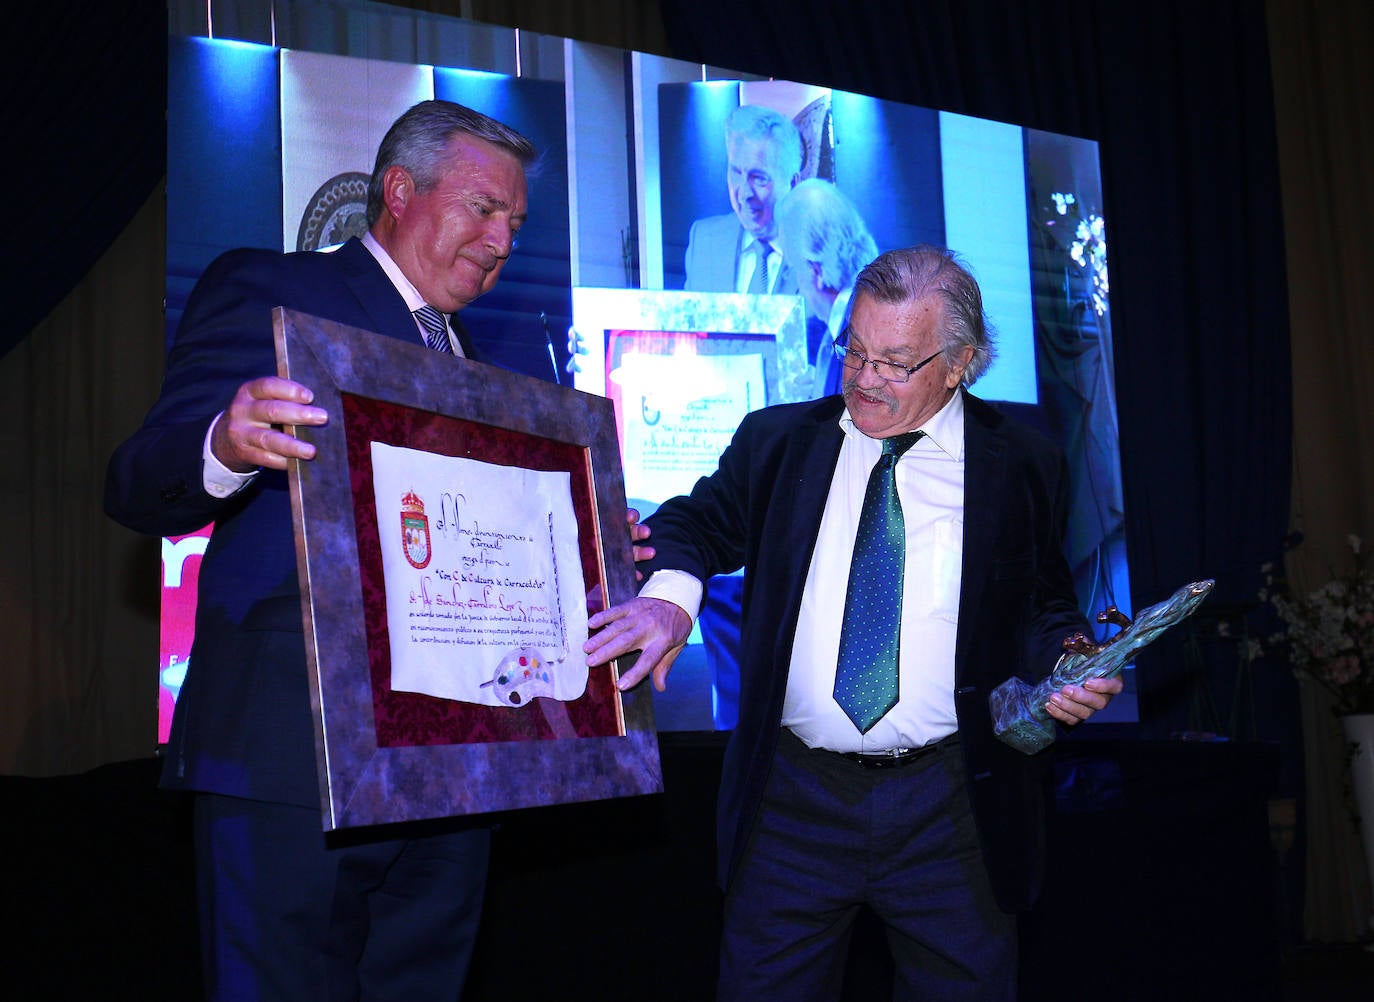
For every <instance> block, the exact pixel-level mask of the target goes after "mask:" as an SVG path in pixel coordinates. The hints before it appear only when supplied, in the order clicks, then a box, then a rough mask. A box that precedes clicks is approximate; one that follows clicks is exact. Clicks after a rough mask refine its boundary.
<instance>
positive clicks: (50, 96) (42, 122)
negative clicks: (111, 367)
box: [0, 0, 167, 355]
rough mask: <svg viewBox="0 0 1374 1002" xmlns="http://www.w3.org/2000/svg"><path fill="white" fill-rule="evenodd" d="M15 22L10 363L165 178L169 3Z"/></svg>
mask: <svg viewBox="0 0 1374 1002" xmlns="http://www.w3.org/2000/svg"><path fill="white" fill-rule="evenodd" d="M10 16H11V17H14V16H15V15H14V14H11V15H10ZM17 17H18V24H17V31H16V32H15V33H14V34H13V35H11V36H10V37H11V38H12V39H14V40H15V43H16V44H15V45H14V46H13V48H14V52H13V53H12V54H11V56H10V57H9V58H7V59H6V60H5V68H4V70H3V71H0V72H3V74H4V87H3V90H0V93H3V94H4V95H5V116H4V121H5V129H6V132H7V133H8V136H9V148H10V154H9V159H10V162H11V164H12V165H13V166H12V167H11V170H12V171H13V174H12V179H11V182H10V186H11V198H10V203H11V209H10V211H11V213H12V216H11V219H10V227H11V228H10V232H11V234H12V238H11V242H10V247H11V248H12V250H11V251H10V253H12V254H14V255H15V265H16V266H14V267H9V268H6V269H5V274H6V275H7V276H10V281H12V282H14V285H13V287H12V289H11V292H10V295H8V296H6V297H5V308H6V311H7V317H6V319H5V321H4V324H3V325H0V355H3V354H4V353H6V352H7V351H9V350H10V349H11V348H12V347H14V345H15V344H16V343H18V342H19V340H20V339H21V338H23V337H24V336H25V335H27V334H28V333H29V331H31V330H32V329H33V328H34V327H35V326H36V325H37V324H38V323H39V322H40V321H42V320H43V318H44V317H46V316H47V315H48V314H49V313H50V312H51V311H52V309H53V308H54V307H55V306H56V305H57V304H58V303H59V302H60V301H61V300H62V298H63V297H64V296H65V295H66V294H67V293H68V291H70V290H71V288H72V286H74V285H76V283H77V282H79V281H80V280H81V279H82V277H83V276H85V274H86V272H87V271H88V270H89V269H90V267H91V265H93V264H94V263H95V261H96V259H97V258H99V257H100V255H101V254H103V253H104V251H105V250H106V248H108V247H109V246H110V244H111V243H113V242H114V239H115V237H116V236H118V235H119V233H120V232H121V231H122V230H123V229H124V228H125V227H126V226H127V225H128V224H129V221H130V220H131V219H132V218H133V216H134V213H135V212H136V211H137V210H138V208H139V207H140V206H142V205H143V203H144V202H145V201H147V199H148V196H149V195H151V194H152V193H153V189H154V188H155V187H156V186H157V184H158V181H159V180H160V179H161V177H162V175H163V174H164V173H166V170H167V140H166V135H167V129H166V121H167V9H166V6H165V4H163V3H162V2H160V0H131V2H128V3H102V2H100V0H58V2H56V3H38V4H24V5H22V7H21V8H20V9H19V10H18V12H17Z"/></svg>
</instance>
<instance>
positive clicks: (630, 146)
mask: <svg viewBox="0 0 1374 1002" xmlns="http://www.w3.org/2000/svg"><path fill="white" fill-rule="evenodd" d="M455 24H456V25H457V28H456V29H455V30H456V31H457V32H458V34H459V35H461V34H462V33H463V32H465V31H469V30H470V31H471V32H472V33H473V35H474V39H475V41H474V44H472V45H470V46H459V47H458V49H460V50H462V51H466V52H468V53H476V52H486V53H488V54H489V55H487V56H483V57H481V58H477V57H470V58H465V60H464V61H465V62H466V63H467V65H451V66H432V65H412V64H401V63H392V62H385V61H380V60H363V59H356V58H350V57H342V56H335V55H330V54H324V53H310V52H299V51H293V50H286V49H282V48H273V47H267V46H260V45H249V44H244V43H237V42H220V41H212V40H209V39H205V38H199V37H196V38H189V37H175V36H174V37H172V38H171V39H170V40H169V88H168V90H169V95H170V96H169V107H168V164H169V171H168V242H167V245H168V250H167V255H168V259H167V313H166V316H167V336H168V338H169V340H170V338H171V337H172V336H173V334H174V332H175V329H176V324H177V322H178V320H179V318H180V315H181V310H182V307H183V306H184V303H185V300H186V296H187V295H188V294H189V292H190V289H191V288H192V286H193V285H194V283H195V281H196V279H197V278H198V276H199V275H200V273H201V272H202V271H203V270H204V268H205V266H206V265H207V264H208V263H209V262H210V261H211V260H212V259H213V258H214V257H215V256H216V255H217V254H219V253H221V252H222V251H224V250H227V249H229V248H232V247H238V246H254V247H268V248H276V249H281V250H288V251H295V250H301V251H311V252H322V251H327V250H328V249H329V248H330V247H332V246H335V245H337V244H338V243H340V242H342V241H343V240H344V239H346V238H347V237H348V236H350V235H353V234H358V233H361V232H362V229H363V227H364V225H365V223H364V213H365V191H366V184H367V177H368V175H369V174H370V172H371V169H372V162H371V160H372V157H373V155H374V153H375V150H376V147H377V145H378V143H379V141H380V139H381V136H382V133H383V132H384V130H385V128H386V126H387V125H388V124H389V123H390V122H391V121H392V120H393V119H394V118H395V117H396V116H397V115H398V114H399V113H400V112H401V111H403V110H404V109H405V108H406V107H408V106H410V105H411V104H413V103H414V102H415V101H418V100H422V99H425V98H429V97H438V98H444V99H449V100H454V101H458V102H460V103H463V104H467V105H469V106H471V107H474V108H476V109H478V110H480V111H483V112H485V113H487V114H490V115H492V116H494V117H496V118H498V119H501V120H502V121H505V122H507V123H509V124H510V125H512V126H514V127H515V128H517V129H519V130H520V131H522V132H524V133H525V134H526V135H528V136H529V137H530V138H531V139H532V140H533V141H534V142H535V144H536V146H538V148H539V149H540V150H541V151H542V155H541V158H540V162H539V165H538V167H537V169H536V170H535V171H533V172H532V173H531V179H530V194H529V206H530V215H529V220H528V222H527V224H526V226H525V227H524V228H523V229H522V230H521V234H520V244H519V247H518V249H517V251H516V252H515V254H514V255H513V257H512V259H511V260H510V262H509V263H508V265H507V266H506V268H505V270H504V271H503V273H502V278H501V282H500V283H499V284H498V286H497V287H496V289H495V290H494V291H493V292H491V293H490V294H488V295H487V296H485V297H483V298H482V299H481V300H479V301H478V302H476V303H475V304H473V305H472V306H471V307H469V308H467V309H466V310H464V312H463V320H464V323H465V324H466V325H467V326H468V328H469V330H470V331H471V332H472V334H473V336H474V339H475V340H476V342H477V344H478V346H479V349H480V350H481V352H482V353H483V356H484V358H486V359H487V360H489V361H491V362H493V363H495V364H498V365H501V366H503V367H505V368H508V369H511V370H513V371H518V372H522V373H525V374H527V375H530V376H533V377H535V378H539V379H544V380H549V381H558V382H564V383H574V384H575V385H576V386H577V387H578V388H579V389H585V390H588V391H591V392H596V393H601V394H606V395H608V396H611V397H612V399H613V400H615V402H616V406H617V421H618V425H619V428H620V431H621V443H620V444H621V451H622V461H623V463H624V467H625V479H626V484H627V487H630V486H634V487H635V491H634V492H631V494H632V498H633V499H634V501H635V502H636V503H638V504H639V506H640V507H641V508H642V509H643V510H644V511H645V512H646V513H647V512H648V511H651V510H652V509H653V508H654V507H655V506H656V505H657V504H658V503H660V502H661V501H663V500H664V499H665V498H666V497H667V496H669V495H670V494H671V493H674V492H677V491H679V490H683V489H686V488H687V487H689V486H690V484H691V482H692V481H693V479H694V478H695V477H696V476H697V475H699V474H700V473H705V472H709V470H710V469H711V468H713V466H714V458H715V456H717V455H718V454H719V451H720V449H721V448H722V447H723V445H724V443H725V442H726V441H728V436H729V433H730V432H731V430H732V429H733V426H734V424H735V423H737V421H738V418H739V417H740V416H742V414H743V413H744V412H746V411H748V410H752V409H754V408H756V407H761V406H765V405H767V404H770V403H775V402H780V401H784V400H792V399H802V398H805V397H807V396H809V395H810V393H811V380H810V366H811V365H812V364H813V362H814V360H815V358H814V346H812V345H809V344H808V342H807V328H808V320H813V321H814V319H815V318H810V317H808V315H807V306H806V303H805V302H804V300H802V298H801V297H800V296H797V295H773V296H759V297H749V296H742V295H739V294H735V293H732V292H720V293H686V292H682V291H681V289H682V286H683V279H684V253H685V250H686V245H687V239H688V232H689V230H690V228H691V226H692V223H693V222H694V221H695V220H697V219H702V218H705V217H710V216H724V215H726V214H728V213H730V212H731V208H730V203H729V199H728V196H727V188H726V151H725V137H724V121H725V117H726V116H727V115H728V114H729V112H730V110H731V109H733V108H734V107H736V106H738V105H740V104H759V105H766V106H768V107H772V108H774V109H775V110H778V111H780V112H782V113H783V114H786V115H787V116H788V117H790V118H792V119H793V120H794V121H795V122H796V124H797V125H798V128H799V130H800V131H801V133H802V135H803V137H804V139H805V145H806V161H805V164H804V170H803V174H804V175H805V176H808V177H820V178H822V179H824V180H825V181H827V182H831V183H833V184H834V185H835V187H836V188H838V189H839V190H840V191H841V192H842V193H843V194H844V195H845V196H846V197H847V198H848V199H849V200H850V201H851V202H852V203H853V204H854V206H855V208H856V209H857V211H858V212H859V214H860V215H861V216H862V217H863V219H864V221H865V224H866V225H867V227H868V229H869V230H870V232H871V233H872V235H873V238H874V241H875V243H876V246H877V250H878V251H880V252H881V251H883V250H888V249H890V248H894V247H899V246H905V245H908V244H911V243H915V242H920V241H926V242H932V243H939V244H944V245H947V246H950V247H952V248H954V249H955V250H957V251H959V252H960V253H961V254H962V255H963V256H964V257H965V259H966V260H967V261H968V263H969V264H970V266H971V268H972V270H973V272H974V273H975V275H976V276H977V277H978V279H979V281H980V283H981V284H982V286H983V289H984V293H985V297H986V301H987V302H986V305H987V308H988V311H989V314H990V316H991V319H992V320H993V322H994V324H995V325H996V328H997V331H998V334H999V341H998V345H999V356H998V360H997V361H996V363H995V364H994V366H993V367H992V369H991V371H990V372H989V373H988V374H987V375H986V376H985V377H984V378H983V379H982V380H981V381H980V382H979V383H978V384H977V386H976V387H975V392H977V393H978V394H979V395H980V396H983V397H984V398H985V399H988V400H990V401H992V402H993V403H994V404H996V405H997V406H998V407H1000V408H1002V409H1004V410H1006V411H1007V412H1009V413H1011V414H1012V415H1013V416H1015V417H1017V418H1019V419H1021V420H1024V421H1027V422H1028V423H1031V424H1033V425H1036V426H1038V427H1040V428H1041V429H1042V430H1044V431H1045V432H1046V433H1047V434H1049V435H1050V436H1051V437H1053V438H1054V439H1056V440H1057V441H1059V442H1060V443H1061V444H1062V445H1063V446H1064V448H1065V450H1066V452H1067V454H1068V456H1069V460H1070V463H1071V467H1072V475H1073V490H1074V504H1073V510H1072V513H1071V526H1070V536H1069V539H1068V540H1067V548H1068V552H1069V555H1070V559H1071V562H1072V565H1073V568H1074V574H1075V581H1076V585H1077V588H1078V592H1079V597H1080V600H1081V602H1082V605H1083V607H1084V610H1085V612H1087V613H1088V614H1089V615H1090V616H1091V615H1093V614H1095V613H1096V612H1097V611H1099V610H1100V609H1101V608H1102V607H1103V606H1104V605H1106V604H1108V603H1111V604H1115V605H1117V606H1118V607H1119V608H1121V609H1122V610H1123V611H1127V612H1129V611H1130V609H1131V600H1130V595H1129V591H1128V585H1127V581H1128V577H1127V565H1126V552H1125V543H1124V522H1123V517H1124V516H1123V510H1122V502H1121V471H1120V462H1119V457H1118V451H1117V418H1116V407H1115V399H1114V377H1113V371H1112V343H1111V312H1110V287H1109V283H1108V272H1107V230H1106V225H1107V224H1106V222H1105V220H1107V219H1109V216H1110V214H1109V212H1108V208H1107V207H1106V206H1105V205H1104V204H1103V199H1102V192H1101V180H1100V174H1099V168H1098V151H1097V146H1096V144H1095V143H1093V142H1090V141H1086V140H1082V139H1076V138H1072V137H1068V136H1062V135H1056V134H1050V133H1045V132H1037V131H1034V130H1029V129H1024V128H1021V127H1019V126H1017V125H1014V124H1009V123H1003V122H992V121H986V120H982V119H975V118H969V117H967V116H963V115H955V114H950V113H946V112H941V111H939V110H935V109H924V108H916V107H912V106H909V105H902V104H894V103H892V102H888V101H880V100H877V99H874V98H871V97H866V96H863V95H858V94H849V93H845V92H842V91H838V90H830V89H827V88H819V87H815V86H812V85H809V84H805V83H801V82H784V81H765V80H758V79H754V78H749V77H747V76H746V75H743V74H740V75H735V76H733V77H729V78H724V79H722V74H721V73H720V72H719V71H713V72H712V74H711V75H712V76H713V77H714V78H713V79H704V77H705V76H706V73H705V70H704V68H703V67H702V66H700V65H698V64H690V63H683V62H679V61H674V60H668V59H664V58H661V57H657V56H649V55H645V54H642V53H632V52H625V51H622V50H616V49H610V48H607V47H604V46H593V45H586V44H583V43H578V42H573V41H570V40H566V39H559V38H552V37H549V36H531V35H530V34H529V33H522V34H521V35H519V36H517V35H516V33H515V32H513V31H512V32H507V31H505V30H504V29H493V28H491V27H489V26H483V25H469V24H468V23H467V22H461V21H458V22H455ZM505 36H509V40H510V48H509V49H508V50H505V49H503V48H502V47H501V46H500V45H493V44H488V43H489V42H490V40H491V39H492V38H493V37H505ZM476 40H480V41H482V42H483V44H476ZM491 53H495V54H494V55H493V54H491ZM522 56H523V58H522ZM726 76H727V77H728V76H729V75H726ZM811 326H814V323H813V324H812V325H811ZM570 344H571V345H573V346H575V347H578V348H580V349H581V353H579V354H576V355H570V352H569V346H570ZM209 531H211V530H210V529H209V528H207V529H206V530H203V531H202V532H201V533H199V534H197V535H195V536H191V537H184V538H179V539H175V540H167V541H166V542H165V544H164V548H163V556H164V561H163V586H164V593H163V594H164V627H163V644H162V651H161V664H160V666H159V669H160V670H159V675H160V724H159V739H160V740H165V737H166V728H167V723H168V720H169V718H170V709H171V707H172V705H173V702H174V700H175V696H176V691H177V688H178V687H179V685H180V680H181V678H182V677H183V676H184V674H185V670H186V665H187V661H188V658H189V655H190V643H191V639H192V627H191V625H190V623H191V616H192V614H193V610H194V584H195V573H196V570H197V568H198V564H199V554H200V553H201V552H203V548H204V539H205V537H206V536H207V535H208V532H209ZM728 588H729V583H728V582H719V581H718V582H713V587H712V591H713V593H717V594H721V595H724V594H728ZM717 619H718V620H719V619H720V617H719V615H717ZM734 625H735V624H733V623H731V622H730V621H729V611H728V603H727V608H726V613H725V616H724V619H723V620H721V621H719V622H717V623H716V628H717V630H718V631H723V634H724V636H725V640H724V641H723V642H717V643H715V644H712V645H710V647H709V650H708V645H706V644H703V643H701V635H700V633H697V634H695V635H694V638H693V641H694V642H693V643H692V644H691V645H690V646H689V649H688V651H687V652H686V653H685V654H684V655H683V656H682V657H681V658H680V659H679V660H678V662H677V664H676V666H675V668H674V674H673V678H672V684H671V685H670V686H669V689H668V692H667V693H665V694H661V695H660V694H655V697H654V698H655V718H656V720H657V721H658V724H659V727H660V729H666V730H701V729H713V728H717V729H719V728H726V727H729V726H731V725H732V722H733V711H732V706H731V700H732V693H733V691H734V686H733V680H732V677H733V673H734V671H735V668H734V665H733V663H732V662H731V660H730V657H729V649H730V645H729V634H730V632H731V630H732V629H733V628H734ZM1126 675H1127V686H1128V689H1127V693H1126V694H1125V696H1124V698H1118V699H1117V700H1115V701H1114V702H1113V704H1112V707H1111V708H1110V711H1111V712H1110V713H1108V714H1103V715H1100V717H1101V718H1102V719H1103V720H1108V721H1111V720H1116V721H1120V720H1130V721H1133V720H1135V719H1136V705H1135V700H1134V691H1135V685H1134V679H1133V678H1132V675H1133V672H1132V671H1128V672H1127V673H1126ZM1095 719H1097V718H1095Z"/></svg>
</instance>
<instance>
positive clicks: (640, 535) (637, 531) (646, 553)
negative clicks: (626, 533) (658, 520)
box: [625, 508, 654, 581]
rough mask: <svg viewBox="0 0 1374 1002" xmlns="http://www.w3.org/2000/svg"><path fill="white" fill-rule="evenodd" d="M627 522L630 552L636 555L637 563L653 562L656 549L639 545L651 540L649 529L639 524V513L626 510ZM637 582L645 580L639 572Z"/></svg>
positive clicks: (633, 510) (636, 572)
mask: <svg viewBox="0 0 1374 1002" xmlns="http://www.w3.org/2000/svg"><path fill="white" fill-rule="evenodd" d="M625 522H626V524H627V525H629V527H630V544H631V545H630V552H631V553H632V554H634V558H635V563H637V564H639V563H643V562H644V561H645V560H652V559H653V556H654V548H653V547H652V546H640V545H639V544H640V542H642V541H643V540H646V539H648V538H649V527H648V526H647V525H640V524H639V512H638V511H637V510H636V509H634V508H627V509H625ZM635 580H636V581H643V580H644V575H643V573H641V572H640V571H639V570H636V571H635Z"/></svg>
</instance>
